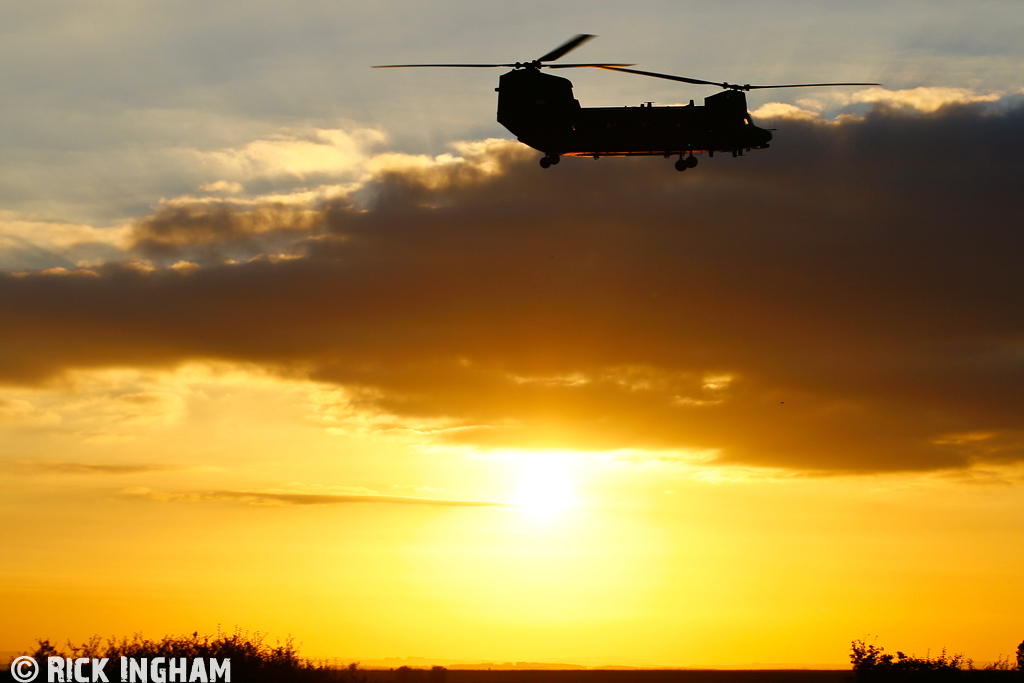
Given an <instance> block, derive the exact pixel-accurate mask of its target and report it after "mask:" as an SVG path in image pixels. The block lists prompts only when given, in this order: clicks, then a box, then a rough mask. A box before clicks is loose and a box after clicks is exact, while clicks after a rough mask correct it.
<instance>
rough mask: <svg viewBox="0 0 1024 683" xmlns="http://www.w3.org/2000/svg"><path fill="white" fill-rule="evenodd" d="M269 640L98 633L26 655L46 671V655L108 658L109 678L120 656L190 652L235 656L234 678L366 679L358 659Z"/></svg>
mask: <svg viewBox="0 0 1024 683" xmlns="http://www.w3.org/2000/svg"><path fill="white" fill-rule="evenodd" d="M265 639H266V636H265V635H264V634H261V633H259V632H258V631H257V632H255V633H253V634H252V635H250V634H249V633H248V632H247V631H246V632H243V631H242V630H241V629H238V628H236V629H235V631H234V632H233V633H232V634H230V635H228V634H225V633H221V632H218V633H217V635H216V636H200V635H199V632H198V631H197V632H194V633H192V634H191V635H185V636H164V637H163V638H162V639H160V640H150V639H148V638H143V637H142V634H140V633H136V634H135V635H134V636H132V637H131V638H127V637H123V638H121V639H120V640H118V639H116V638H110V639H108V640H107V641H106V642H105V643H104V642H103V639H102V638H100V637H99V636H93V637H92V638H90V639H88V640H87V641H85V642H84V643H82V644H81V645H74V644H73V643H71V641H68V643H67V645H66V646H65V647H63V648H61V649H60V650H58V649H57V648H56V647H55V646H54V645H53V644H52V643H51V642H50V641H49V640H44V639H40V640H38V641H37V646H36V648H35V650H34V651H32V652H29V653H27V654H28V656H30V657H32V658H34V659H35V660H36V663H37V664H39V666H40V670H41V671H46V661H47V657H71V658H72V659H77V658H79V657H88V658H95V659H102V658H107V659H108V660H109V662H110V664H108V665H107V666H108V667H110V668H108V669H107V677H108V678H110V680H119V674H118V672H117V667H118V666H119V664H118V663H117V662H118V660H119V658H120V657H133V658H143V657H144V658H146V659H152V658H154V657H165V658H168V659H170V658H172V657H174V658H178V657H185V658H188V659H190V660H191V659H197V658H203V659H207V658H211V657H212V658H214V659H218V660H221V659H230V660H231V680H232V681H240V682H244V683H249V682H252V683H264V682H268V683H269V682H271V681H273V682H275V683H277V682H287V681H316V682H328V683H366V677H365V674H364V673H363V672H362V671H360V670H359V668H358V666H357V665H356V664H350V665H349V666H348V667H346V668H343V669H339V668H335V667H331V666H328V665H327V664H326V663H323V662H315V661H313V660H311V659H306V658H304V657H300V656H299V651H298V647H297V646H296V645H295V641H294V640H293V639H292V638H291V637H289V638H287V639H286V640H285V641H284V642H283V643H282V642H281V641H278V642H277V644H276V645H268V644H266V643H265V642H264V640H265ZM111 674H113V675H111Z"/></svg>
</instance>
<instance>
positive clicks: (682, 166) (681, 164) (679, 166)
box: [676, 158, 690, 172]
mask: <svg viewBox="0 0 1024 683" xmlns="http://www.w3.org/2000/svg"><path fill="white" fill-rule="evenodd" d="M688 168H690V165H689V164H687V163H686V160H685V159H683V158H679V159H677V160H676V170H677V171H680V172H681V171H685V170H686V169H688Z"/></svg>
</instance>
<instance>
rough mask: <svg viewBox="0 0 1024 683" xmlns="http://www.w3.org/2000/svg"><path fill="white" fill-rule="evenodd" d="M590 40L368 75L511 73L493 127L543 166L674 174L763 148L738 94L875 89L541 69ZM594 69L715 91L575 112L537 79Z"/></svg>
mask: <svg viewBox="0 0 1024 683" xmlns="http://www.w3.org/2000/svg"><path fill="white" fill-rule="evenodd" d="M594 37H595V36H593V35H591V34H587V33H581V34H579V35H577V36H575V37H574V38H572V39H570V40H568V41H567V42H565V43H563V44H562V45H560V46H558V47H557V48H555V49H554V50H552V51H551V52H548V53H547V54H545V55H544V56H542V57H540V58H538V59H534V60H533V61H530V62H514V63H509V64H386V65H381V66H375V67H373V68H375V69H401V68H415V67H430V68H432V67H467V68H511V69H512V70H511V71H509V72H508V73H505V74H502V75H501V76H500V77H499V79H498V87H497V88H495V90H496V91H497V92H498V123H500V124H501V125H503V126H504V127H505V128H507V129H508V130H509V132H511V133H512V134H513V135H515V136H516V139H517V140H519V142H522V143H523V144H526V145H528V146H530V147H532V148H534V149H536V150H538V151H540V152H542V153H543V154H544V156H543V157H542V158H541V160H540V165H541V167H543V168H549V167H551V166H553V165H555V164H557V163H558V161H559V159H560V158H561V157H563V156H571V157H588V156H591V157H593V158H594V159H599V158H600V157H626V156H664V157H665V158H666V159H667V158H669V157H672V156H676V155H678V157H679V159H678V160H677V161H676V163H675V167H676V170H678V171H685V170H686V169H688V168H693V167H694V166H696V165H697V157H696V156H694V155H696V154H707V155H708V157H709V158H710V157H713V156H714V155H715V152H723V153H725V152H729V153H731V154H732V156H734V157H736V156H743V153H744V152H745V151H746V152H749V151H750V150H752V149H767V148H768V146H769V145H768V143H769V142H770V141H771V139H772V134H771V131H770V130H768V129H765V128H759V127H757V126H755V125H754V122H753V120H752V119H751V117H750V112H748V111H747V99H746V96H745V95H744V93H745V92H749V91H750V90H762V89H767V88H817V87H831V86H859V85H879V84H878V83H796V84H789V85H750V84H746V85H739V84H735V83H727V82H722V83H717V82H714V81H705V80H701V79H697V78H686V77H684V76H673V75H670V74H662V73H655V72H653V71H640V70H638V69H631V68H629V67H632V66H635V65H634V64H607V63H594V64H548V63H547V62H554V61H556V60H558V59H560V58H562V57H563V56H565V55H566V54H567V53H569V52H570V51H572V50H574V49H576V48H577V47H579V46H580V45H582V44H583V43H585V42H586V41H588V40H590V39H591V38H594ZM580 68H594V69H605V70H608V71H618V72H621V73H628V74H636V75H640V76H650V77H653V78H663V79H667V80H670V81H679V82H681V83H690V84H694V85H712V86H717V87H719V88H722V89H723V92H720V93H716V94H714V95H711V96H710V97H706V98H704V105H703V106H697V105H694V103H693V100H690V103H689V104H687V105H670V106H657V107H655V106H654V105H653V103H652V102H646V103H644V104H642V105H640V106H637V107H582V106H580V103H579V100H577V99H575V98H574V97H573V92H572V82H571V81H570V80H569V79H567V78H561V77H559V76H553V75H551V74H547V73H542V72H541V69H580Z"/></svg>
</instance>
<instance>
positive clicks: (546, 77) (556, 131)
mask: <svg viewBox="0 0 1024 683" xmlns="http://www.w3.org/2000/svg"><path fill="white" fill-rule="evenodd" d="M497 91H498V122H499V123H500V124H502V125H503V126H505V128H507V129H508V130H509V131H510V132H511V133H512V134H513V135H515V136H516V138H517V139H518V140H519V141H520V142H522V143H524V144H526V145H529V146H530V147H533V148H534V149H537V150H539V151H541V152H544V153H545V154H546V155H547V157H553V158H554V159H555V161H557V157H559V156H593V157H595V158H597V157H602V156H650V155H664V156H670V155H675V154H679V155H692V154H698V153H707V154H709V155H711V154H714V153H715V152H731V153H732V154H733V155H734V156H735V155H737V154H742V153H743V151H744V150H750V149H764V148H766V147H768V142H769V141H770V140H771V139H772V134H771V132H770V131H768V130H765V129H764V128H758V127H757V126H755V125H754V123H753V121H752V120H751V118H750V114H749V112H747V101H746V97H745V96H744V94H743V92H741V91H739V90H725V91H723V92H720V93H718V94H716V95H712V96H710V97H707V98H705V99H704V105H703V106H696V105H694V104H693V101H692V100H691V101H690V104H688V105H676V106H658V107H655V106H652V104H651V103H647V104H645V105H641V106H637V107H582V106H580V103H579V101H578V100H576V99H575V98H574V97H573V92H572V82H571V81H569V80H568V79H566V78H560V77H558V76H552V75H550V74H545V73H541V72H540V71H539V70H537V69H531V68H520V69H515V70H513V71H509V72H508V73H505V74H503V75H502V76H501V79H500V81H499V85H498V88H497ZM693 161H694V162H695V161H696V160H693Z"/></svg>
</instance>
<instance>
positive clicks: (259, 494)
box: [121, 487, 512, 507]
mask: <svg viewBox="0 0 1024 683" xmlns="http://www.w3.org/2000/svg"><path fill="white" fill-rule="evenodd" d="M121 495H123V496H127V497H133V498H146V499H149V500H157V501H161V502H171V501H173V502H198V501H237V502H240V503H247V504H249V505H272V506H292V505H299V506H305V505H338V504H351V503H375V504H381V503H389V504H392V505H427V506H433V507H512V506H511V505H509V504H508V503H499V502H494V501H480V500H453V499H447V498H419V497H414V496H388V495H381V494H368V495H359V494H351V493H306V492H301V491H285V490H268V491H230V490H224V491H188V492H170V493H169V492H160V491H153V490H151V489H148V488H145V487H132V488H127V489H122V490H121Z"/></svg>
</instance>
